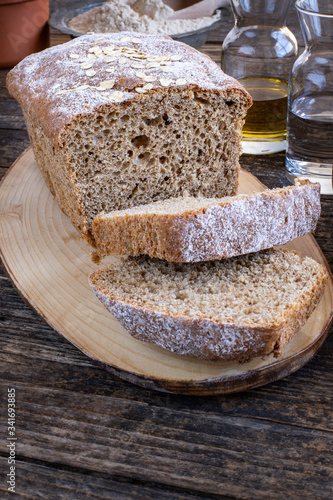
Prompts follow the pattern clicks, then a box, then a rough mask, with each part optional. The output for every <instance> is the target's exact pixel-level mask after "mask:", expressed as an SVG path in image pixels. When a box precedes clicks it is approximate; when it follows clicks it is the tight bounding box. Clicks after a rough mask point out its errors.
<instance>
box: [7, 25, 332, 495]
mask: <svg viewBox="0 0 333 500" xmlns="http://www.w3.org/2000/svg"><path fill="white" fill-rule="evenodd" d="M229 26H230V23H229ZM227 27H228V25H227V24H226V26H225V28H224V29H222V30H220V31H215V32H214V33H212V35H211V37H210V40H209V42H208V43H207V44H205V46H203V47H202V50H203V51H204V52H205V53H207V54H209V55H210V56H211V57H212V58H213V59H214V60H216V61H217V62H219V59H220V47H221V41H222V39H223V36H224V34H225V31H226V30H227ZM67 40H68V38H67V37H66V36H63V35H61V34H59V33H55V32H54V31H53V32H52V44H57V43H62V42H64V41H67ZM0 75H1V83H0V129H1V131H0V151H1V154H0V174H1V176H3V175H4V174H5V173H6V171H7V169H8V168H9V167H10V165H11V164H12V163H13V162H14V160H15V159H16V158H17V157H18V156H19V155H20V154H21V153H22V152H23V151H24V150H25V149H26V148H27V147H28V146H29V140H28V136H27V132H26V128H25V124H24V121H23V116H22V113H21V110H20V107H19V105H18V104H17V103H16V102H15V101H14V100H13V99H11V98H10V96H9V94H8V93H7V91H6V88H5V76H6V71H5V70H2V71H1V72H0ZM241 165H242V167H243V168H245V169H247V170H249V171H250V172H252V173H253V174H255V175H256V176H257V177H259V179H260V180H261V181H262V182H263V183H265V184H266V185H267V186H269V187H277V186H283V185H286V184H288V182H287V179H286V176H285V173H284V155H283V154H276V155H270V156H260V157H252V156H243V157H242V158H241ZM332 209H333V198H332V197H329V196H322V215H321V218H320V221H319V224H318V227H317V230H316V233H315V237H316V239H317V242H318V243H319V245H320V247H321V249H322V251H323V253H324V255H325V257H326V259H327V261H328V263H329V265H330V266H331V267H332V264H333V245H332V214H333V210H332ZM0 331H1V336H0V343H1V352H0V359H1V364H0V368H1V415H2V416H1V422H0V429H1V441H0V447H1V448H0V454H1V457H0V470H1V480H0V491H1V494H0V496H1V498H10V495H13V493H11V492H9V491H8V489H7V488H8V486H9V484H8V483H7V481H8V480H9V476H7V474H9V472H10V463H9V461H10V457H11V452H10V447H9V446H7V445H8V442H9V441H8V435H9V434H8V432H9V431H8V428H7V427H8V425H7V418H8V415H7V413H8V400H7V395H8V390H11V389H15V394H16V422H15V426H16V430H15V437H16V438H17V440H16V441H15V443H16V445H15V460H16V464H15V466H16V478H15V479H16V488H15V490H16V494H15V495H14V497H13V498H22V499H23V498H31V499H38V498H46V499H48V500H51V499H62V498H63V499H73V500H74V499H75V500H79V499H86V498H87V499H88V498H89V499H90V498H103V499H106V498H107V499H109V498H110V499H125V498H126V499H145V500H146V499H182V500H185V499H186V500H190V499H197V498H206V499H207V498H211V499H213V498H214V499H217V498H219V499H227V498H228V499H231V498H246V499H257V498H258V499H265V500H268V499H270V500H271V499H281V500H282V499H283V500H285V499H288V498H293V499H297V500H298V499H311V500H314V499H316V500H319V499H328V498H330V497H332V493H333V491H332V487H333V466H332V449H333V446H332V430H333V419H332V408H333V405H332V389H333V356H332V354H333V336H332V335H329V336H328V338H327V340H326V342H325V344H324V345H323V347H322V348H321V350H320V351H319V352H318V353H317V355H316V356H315V357H314V359H312V360H311V361H310V362H309V363H308V364H307V365H306V366H304V367H303V368H301V369H300V370H299V371H297V372H296V373H294V374H292V375H290V376H288V377H287V378H285V379H283V380H280V381H278V382H274V383H271V384H270V385H266V386H264V387H261V388H257V389H252V390H249V391H247V392H243V393H240V394H234V395H229V396H206V397H203V396H200V397H198V396H197V397H192V396H180V395H173V394H166V393H161V392H154V391H150V390H147V389H142V388H140V387H138V386H135V385H132V384H130V383H128V382H125V381H122V380H120V379H118V378H117V377H115V376H112V375H110V374H109V373H108V372H106V371H104V370H103V369H102V368H99V367H97V366H96V365H95V364H94V363H93V362H91V361H90V359H89V358H87V357H86V356H85V355H83V354H82V353H81V352H80V351H79V350H78V349H76V348H75V347H73V346H72V345H71V344H69V343H68V342H67V341H65V340H64V339H63V338H62V337H61V336H60V335H59V334H57V333H56V332H55V331H53V330H52V329H51V328H50V327H49V326H48V325H47V324H46V323H45V321H44V320H43V319H41V318H40V317H39V316H38V315H37V314H36V313H35V312H34V311H33V310H31V309H30V308H29V306H28V305H26V304H25V303H24V302H23V301H22V299H21V298H20V296H19V295H18V293H17V292H16V290H15V289H14V288H13V286H12V284H11V280H10V279H9V277H8V276H7V275H6V273H5V272H4V270H2V271H0ZM331 333H332V331H331Z"/></svg>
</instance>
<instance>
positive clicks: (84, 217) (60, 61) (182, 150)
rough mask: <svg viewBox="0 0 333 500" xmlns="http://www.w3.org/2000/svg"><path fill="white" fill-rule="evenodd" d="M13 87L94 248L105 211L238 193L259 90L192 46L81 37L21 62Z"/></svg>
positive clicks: (129, 36) (54, 178)
mask: <svg viewBox="0 0 333 500" xmlns="http://www.w3.org/2000/svg"><path fill="white" fill-rule="evenodd" d="M7 86H8V90H9V92H10V93H11V94H12V95H13V96H14V97H15V98H16V99H17V100H18V102H19V103H20V104H21V106H22V108H23V112H24V116H25V119H26V124H27V128H28V132H29V136H30V139H31V143H32V146H33V148H34V153H35V158H36V162H37V164H38V165H39V167H40V169H41V171H42V173H43V175H44V178H45V181H46V183H47V185H48V186H49V189H50V190H51V192H52V194H53V195H54V197H55V199H56V201H57V202H58V204H59V206H60V208H61V209H62V210H63V211H64V212H65V214H66V215H68V216H69V218H70V219H71V221H72V223H73V224H74V225H75V227H76V228H77V229H78V230H79V232H80V233H81V234H82V236H83V237H84V238H85V239H87V240H88V241H89V242H90V243H92V244H93V237H92V234H91V224H92V221H93V218H94V217H95V216H96V215H97V214H98V213H100V212H101V211H102V210H105V211H110V210H119V209H124V208H130V207H133V206H136V205H140V204H144V203H150V202H152V201H157V200H164V199H167V198H170V197H174V196H182V195H183V193H184V192H185V191H188V192H189V193H190V194H192V195H194V194H195V195H197V194H201V195H202V196H210V197H213V196H225V195H232V194H235V193H236V191H237V185H238V170H239V163H238V159H239V155H240V141H241V129H242V125H243V121H244V118H245V115H246V111H247V109H248V107H249V106H250V105H251V103H252V99H251V96H250V95H249V94H248V92H247V91H246V90H245V89H244V88H243V87H242V86H241V85H240V84H239V83H238V82H237V81H236V80H235V79H233V78H231V77H229V76H227V75H225V74H224V73H223V72H222V70H221V68H219V66H218V65H217V64H215V63H214V62H213V61H212V60H211V59H210V58H209V57H207V56H205V55H204V54H202V53H200V52H199V51H197V50H195V49H193V48H191V47H189V46H188V45H185V44H183V43H179V42H175V41H174V40H172V39H171V38H170V37H168V36H151V35H144V34H138V33H112V34H110V33H104V34H102V35H84V36H81V37H79V38H76V39H75V40H73V41H71V42H68V43H64V44H61V45H57V46H56V47H51V48H50V49H47V50H45V51H43V52H39V53H38V54H32V55H31V56H29V57H27V58H25V59H24V60H23V61H21V62H20V63H19V64H18V65H17V66H16V67H15V68H14V69H12V70H11V71H10V72H9V73H8V76H7Z"/></svg>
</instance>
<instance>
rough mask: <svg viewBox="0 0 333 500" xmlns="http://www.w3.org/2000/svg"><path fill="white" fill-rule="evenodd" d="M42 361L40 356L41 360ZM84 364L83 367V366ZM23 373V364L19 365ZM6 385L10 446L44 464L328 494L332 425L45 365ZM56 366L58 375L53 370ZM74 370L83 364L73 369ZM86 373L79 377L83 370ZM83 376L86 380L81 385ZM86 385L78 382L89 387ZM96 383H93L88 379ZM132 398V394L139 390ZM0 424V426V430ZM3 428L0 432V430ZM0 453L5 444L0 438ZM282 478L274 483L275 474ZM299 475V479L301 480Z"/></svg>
mask: <svg viewBox="0 0 333 500" xmlns="http://www.w3.org/2000/svg"><path fill="white" fill-rule="evenodd" d="M44 366H45V365H44ZM83 370H84V369H83ZM29 375H30V374H29ZM38 375H39V383H38V384H34V383H32V380H31V379H30V377H27V374H26V378H25V382H20V383H18V382H16V383H15V384H13V383H12V382H9V381H8V382H6V384H5V386H4V385H3V384H2V387H3V388H4V389H6V387H8V384H11V385H12V386H14V387H15V389H16V398H17V437H18V442H17V453H18V455H19V456H20V458H21V459H23V457H28V458H37V459H38V460H42V461H47V462H49V463H52V462H53V463H54V464H64V465H65V466H71V467H78V468H80V469H86V470H90V471H97V472H102V473H108V474H118V475H119V476H122V477H124V478H129V477H131V478H132V479H135V480H138V481H153V482H157V483H159V484H161V485H166V486H167V487H168V488H172V487H180V488H183V489H186V490H188V491H191V492H192V493H197V494H200V492H206V493H208V494H209V495H218V494H219V493H220V492H221V491H222V492H223V493H224V494H226V495H235V496H236V497H237V498H259V499H261V498H262V499H265V500H266V499H267V498H270V499H272V500H274V499H276V498H281V496H280V493H279V492H281V491H283V492H285V493H287V492H288V495H287V497H285V498H309V499H310V498H311V499H313V498H316V499H321V498H323V499H324V498H329V492H330V490H331V481H332V479H333V469H332V461H331V449H332V444H333V443H332V433H329V432H324V431H314V430H312V429H306V428H300V427H290V426H286V425H283V424H278V423H275V422H264V421H260V420H257V419H253V418H250V417H247V418H244V417H243V418H239V417H235V416H225V415H224V414H223V413H222V412H221V413H222V414H216V412H211V413H210V412H205V413H202V412H201V411H200V403H199V405H197V406H196V408H195V405H194V402H192V411H191V412H189V411H188V410H186V409H170V408H169V407H168V405H164V406H161V405H158V404H156V403H157V401H156V400H155V402H151V403H150V404H149V405H147V404H146V403H145V402H143V401H139V400H138V399H137V398H136V399H133V400H129V399H127V400H124V398H123V397H122V396H120V394H119V397H117V395H116V394H115V393H113V397H108V396H100V395H98V394H92V393H90V394H83V393H82V392H80V393H77V392H76V391H75V390H73V384H72V388H70V387H68V388H67V390H64V388H63V387H62V388H61V389H60V388H53V389H51V388H47V387H46V386H47V383H48V382H49V381H50V377H51V378H54V377H55V376H56V378H57V381H58V382H60V385H61V380H64V381H65V380H66V381H67V382H69V373H67V374H66V377H64V378H63V376H62V375H60V371H59V368H58V367H57V366H53V370H52V373H50V372H49V374H48V379H47V377H46V373H45V370H41V371H39V373H38ZM59 375H60V376H59ZM77 376H78V377H79V379H80V378H81V380H82V379H83V378H84V372H82V371H81V370H80V373H75V371H74V373H73V379H74V380H75V378H76V377H77ZM85 380H87V379H85ZM92 385H93V380H92V379H90V380H89V389H90V391H91V389H92ZM89 389H88V390H89ZM97 392H98V384H97ZM140 399H141V398H140ZM4 431H5V429H2V431H1V432H2V433H3V432H4ZM2 435H4V434H2ZM0 449H1V451H2V454H3V455H5V452H6V447H5V444H4V443H2V444H1V445H0ZM282 482H283V484H282ZM304 484H306V489H304Z"/></svg>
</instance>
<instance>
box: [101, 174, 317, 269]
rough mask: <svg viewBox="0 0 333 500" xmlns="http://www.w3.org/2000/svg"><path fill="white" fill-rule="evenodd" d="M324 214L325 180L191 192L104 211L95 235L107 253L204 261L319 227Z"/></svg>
mask: <svg viewBox="0 0 333 500" xmlns="http://www.w3.org/2000/svg"><path fill="white" fill-rule="evenodd" d="M319 215H320V184H318V183H316V184H311V183H310V182H308V181H304V182H302V183H301V184H300V185H299V186H290V187H284V188H279V189H272V190H269V189H268V190H266V191H263V192H261V193H254V194H252V195H246V194H240V195H237V196H230V197H224V198H221V199H215V198H195V197H190V196H189V197H184V198H176V199H169V200H166V201H160V202H155V203H151V204H149V205H143V206H139V207H134V208H130V209H128V210H119V211H114V212H111V213H109V214H104V213H101V214H99V215H98V216H97V217H95V219H94V221H93V235H94V239H95V242H96V246H97V249H98V252H99V255H100V256H101V257H103V256H105V255H112V254H114V255H131V256H137V255H143V254H146V255H149V256H150V257H157V258H159V259H166V260H168V261H171V262H199V261H207V260H215V259H222V258H227V257H234V256H236V255H242V254H246V253H251V252H256V251H258V250H263V249H267V248H270V247H272V246H275V245H281V244H284V243H287V242H288V241H290V240H293V239H294V238H297V237H299V236H303V235H304V234H307V233H309V232H310V231H314V229H315V227H316V224H317V222H318V219H319Z"/></svg>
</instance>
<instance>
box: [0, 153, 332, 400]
mask: <svg viewBox="0 0 333 500" xmlns="http://www.w3.org/2000/svg"><path fill="white" fill-rule="evenodd" d="M263 189H264V186H263V185H262V184H261V183H260V182H259V181H258V179H256V178H255V177H254V176H252V175H251V174H249V173H248V172H245V171H242V173H241V179H240V191H241V192H245V193H251V192H253V191H261V190H263ZM288 246H289V248H293V249H296V250H298V251H299V252H300V253H301V254H302V255H309V256H310V257H313V258H314V259H315V260H317V261H318V262H321V263H322V264H324V265H326V266H327V264H326V261H325V258H324V256H323V254H322V252H321V250H320V248H319V246H318V245H317V244H316V241H315V239H314V238H313V237H312V236H309V235H307V236H304V237H302V238H298V239H297V240H294V241H293V242H292V243H291V244H289V245H288ZM91 250H92V249H91V248H90V247H89V246H88V245H87V244H86V243H85V242H84V241H83V240H82V239H81V238H80V236H79V234H78V233H77V231H76V229H74V227H73V226H72V224H71V222H70V221H69V220H68V218H67V217H66V216H65V215H64V214H63V213H62V212H61V211H60V209H59V208H58V206H57V204H56V203H55V201H54V200H53V198H52V195H51V194H50V192H49V190H48V188H47V187H46V185H45V183H44V180H43V178H42V175H41V173H40V171H39V169H38V167H37V165H36V163H35V160H34V155H33V152H32V149H31V148H29V149H28V150H27V151H25V152H24V153H23V154H22V155H21V156H20V158H19V159H18V160H17V161H16V162H15V163H14V164H13V166H12V167H11V168H10V170H9V172H8V173H7V175H6V176H5V177H4V179H3V181H2V183H1V186H0V251H1V257H2V259H3V262H4V265H5V266H6V269H7V272H8V273H9V275H10V277H11V279H12V281H13V283H14V285H15V286H16V288H17V289H18V290H19V292H20V293H21V295H22V296H23V298H24V299H25V300H26V301H27V302H28V303H29V304H30V305H31V307H32V308H33V309H35V310H36V311H37V312H38V314H40V315H41V316H42V317H43V318H44V319H45V321H47V323H48V324H49V325H50V326H51V327H52V328H54V329H55V330H56V331H57V332H59V333H60V334H61V335H63V336H64V337H65V338H66V339H68V340H69V341H70V342H71V343H72V344H74V345H75V346H77V347H78V348H79V349H81V350H82V351H83V352H84V353H85V354H86V355H87V356H89V357H90V358H92V359H93V360H95V361H97V362H98V363H100V364H102V365H103V366H104V367H105V368H106V369H108V370H110V371H111V372H112V373H114V374H116V375H118V376H119V377H121V378H123V379H125V380H128V381H130V382H132V383H135V384H138V385H140V386H143V387H146V388H151V389H157V390H161V391H167V392H174V393H180V394H202V395H203V394H227V393H231V392H237V391H242V390H245V389H248V388H251V387H255V386H259V385H263V384H267V383H269V382H272V381H274V380H277V379H280V378H282V377H285V376H286V375H289V374H290V373H292V372H294V371H295V370H297V369H298V368H300V367H301V366H303V365H304V364H305V363H306V362H307V361H309V359H311V358H312V357H313V355H314V354H315V353H316V352H317V351H318V349H319V348H320V346H321V345H322V343H323V341H324V340H325V337H326V334H327V331H328V327H329V324H330V321H331V319H332V310H333V282H332V277H331V276H330V279H329V282H328V284H327V287H326V290H325V294H324V297H323V298H322V300H321V302H320V304H319V306H318V307H317V309H316V310H315V312H314V313H313V314H312V316H311V317H310V319H309V320H308V321H307V323H306V325H305V326H304V327H303V328H302V329H301V330H300V331H299V332H298V333H297V334H296V335H295V336H294V338H293V339H292V340H291V342H290V343H289V345H288V347H287V349H286V350H285V352H284V354H283V356H282V357H281V358H278V359H276V358H274V357H273V356H269V357H267V358H265V359H261V358H257V359H254V360H252V361H251V362H249V363H245V364H239V363H232V362H207V361H199V360H196V359H189V358H185V357H182V356H179V355H176V354H172V353H170V352H168V351H167V350H164V349H162V348H159V347H157V346H155V345H152V344H148V343H144V342H140V341H138V340H135V339H133V338H132V337H131V336H130V335H129V334H128V333H127V332H126V331H125V330H124V329H123V328H122V326H121V325H120V324H119V323H118V321H117V320H116V319H115V318H114V317H113V316H112V315H111V314H110V313H109V312H108V311H107V310H106V309H105V308H104V307H103V306H102V305H101V304H100V303H99V302H98V300H97V299H96V298H95V295H94V294H93V292H92V291H91V289H90V287H89V284H88V274H89V273H90V272H92V271H94V270H95V269H96V268H97V267H98V266H97V264H94V263H93V262H92V260H91V257H90V251H91ZM113 260H114V259H113ZM110 261H111V262H112V259H111V258H110V259H108V261H103V264H107V263H109V262H110Z"/></svg>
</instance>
